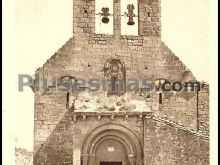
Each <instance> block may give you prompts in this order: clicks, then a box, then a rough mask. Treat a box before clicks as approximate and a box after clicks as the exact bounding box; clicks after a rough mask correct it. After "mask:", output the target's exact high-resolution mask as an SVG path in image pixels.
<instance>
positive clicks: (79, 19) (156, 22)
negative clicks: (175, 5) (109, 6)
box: [73, 0, 161, 36]
mask: <svg viewBox="0 0 220 165" xmlns="http://www.w3.org/2000/svg"><path fill="white" fill-rule="evenodd" d="M138 2H139V35H141V36H160V34H161V24H160V13H161V12H160V0H153V1H152V0H148V1H145V0H139V1H138ZM120 3H121V2H120V0H114V31H115V33H114V34H116V35H120V25H121V21H120V19H121V16H120V15H121V12H120V8H121V7H120V6H121V5H120ZM73 32H74V35H82V34H83V35H85V34H87V35H88V34H94V33H95V0H74V3H73Z"/></svg>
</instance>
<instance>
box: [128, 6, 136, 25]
mask: <svg viewBox="0 0 220 165" xmlns="http://www.w3.org/2000/svg"><path fill="white" fill-rule="evenodd" d="M127 9H128V13H127V16H128V18H129V19H128V23H127V24H128V25H130V26H132V25H134V24H135V22H134V20H133V17H135V14H134V9H135V7H134V5H133V4H129V5H128V6H127Z"/></svg>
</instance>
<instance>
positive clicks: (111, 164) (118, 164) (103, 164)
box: [100, 162, 122, 165]
mask: <svg viewBox="0 0 220 165" xmlns="http://www.w3.org/2000/svg"><path fill="white" fill-rule="evenodd" d="M100 165H122V162H100Z"/></svg>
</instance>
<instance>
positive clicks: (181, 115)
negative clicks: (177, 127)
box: [147, 92, 197, 130]
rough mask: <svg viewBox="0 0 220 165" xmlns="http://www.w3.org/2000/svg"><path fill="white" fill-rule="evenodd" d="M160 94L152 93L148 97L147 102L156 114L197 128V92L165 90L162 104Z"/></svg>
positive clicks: (194, 128)
mask: <svg viewBox="0 0 220 165" xmlns="http://www.w3.org/2000/svg"><path fill="white" fill-rule="evenodd" d="M159 94H160V92H157V93H151V95H150V97H149V98H147V104H148V105H149V106H150V109H151V111H152V112H153V113H154V114H155V115H158V116H161V117H163V118H167V119H169V120H172V121H175V122H177V123H179V124H181V125H184V126H187V127H189V128H191V129H193V130H197V92H164V93H162V103H161V104H160V103H159Z"/></svg>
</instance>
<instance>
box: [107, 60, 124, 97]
mask: <svg viewBox="0 0 220 165" xmlns="http://www.w3.org/2000/svg"><path fill="white" fill-rule="evenodd" d="M104 77H105V79H106V80H108V81H109V85H108V89H107V92H108V95H113V94H115V95H121V94H123V93H125V90H126V70H125V65H124V63H123V62H122V61H121V60H118V59H109V60H108V61H107V62H106V63H105V66H104Z"/></svg>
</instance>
